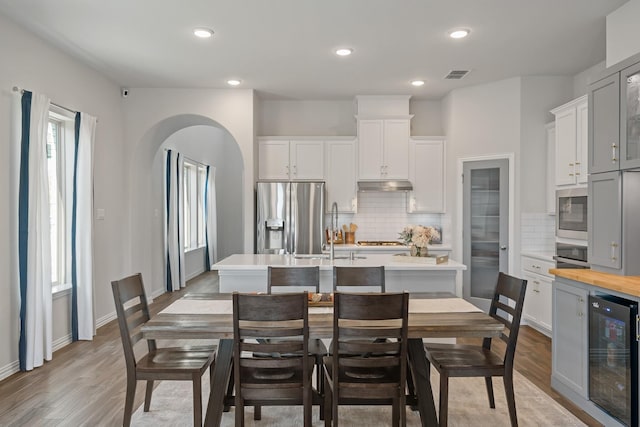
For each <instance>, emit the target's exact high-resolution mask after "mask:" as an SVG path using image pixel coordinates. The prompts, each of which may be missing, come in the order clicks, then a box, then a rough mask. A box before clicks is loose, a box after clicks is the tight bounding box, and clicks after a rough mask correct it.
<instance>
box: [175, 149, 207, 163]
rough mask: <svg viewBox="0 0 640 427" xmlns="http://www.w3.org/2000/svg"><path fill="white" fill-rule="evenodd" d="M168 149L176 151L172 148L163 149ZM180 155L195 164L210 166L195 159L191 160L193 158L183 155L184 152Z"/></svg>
mask: <svg viewBox="0 0 640 427" xmlns="http://www.w3.org/2000/svg"><path fill="white" fill-rule="evenodd" d="M169 150H173V151H177V150H175V149H174V148H165V149H164V151H169ZM182 157H184V159H185V160H188V161H190V162H191V163H195V164H197V165H200V166H210V165H207V164H204V163H202V162H199V161H197V160H193V159H191V158H189V157H187V156H185V155H184V154H183V155H182Z"/></svg>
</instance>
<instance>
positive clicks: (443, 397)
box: [438, 372, 449, 427]
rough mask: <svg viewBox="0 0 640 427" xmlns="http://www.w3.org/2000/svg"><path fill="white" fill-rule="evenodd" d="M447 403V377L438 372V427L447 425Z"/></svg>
mask: <svg viewBox="0 0 640 427" xmlns="http://www.w3.org/2000/svg"><path fill="white" fill-rule="evenodd" d="M448 403H449V377H448V376H446V375H445V374H444V373H443V372H440V413H439V414H438V418H439V423H438V424H439V425H440V427H446V425H447V423H448V419H447V418H448V413H447V412H448V410H449V408H448Z"/></svg>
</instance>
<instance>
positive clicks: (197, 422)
mask: <svg viewBox="0 0 640 427" xmlns="http://www.w3.org/2000/svg"><path fill="white" fill-rule="evenodd" d="M192 382H193V425H194V427H195V426H198V427H201V426H202V377H201V376H200V374H193V379H192Z"/></svg>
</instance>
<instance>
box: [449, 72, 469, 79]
mask: <svg viewBox="0 0 640 427" xmlns="http://www.w3.org/2000/svg"><path fill="white" fill-rule="evenodd" d="M468 72H469V70H451V71H449V74H447V75H446V76H444V78H445V79H448V80H460V79H461V78H463V77H464V76H466V75H467V73H468Z"/></svg>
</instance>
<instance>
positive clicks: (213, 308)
mask: <svg viewBox="0 0 640 427" xmlns="http://www.w3.org/2000/svg"><path fill="white" fill-rule="evenodd" d="M503 328H504V325H503V324H502V323H500V322H499V321H497V320H496V319H494V318H493V317H491V316H489V315H488V314H486V313H484V312H483V311H482V310H480V309H479V308H477V307H476V306H474V305H473V304H471V303H469V302H468V301H465V300H464V299H462V298H459V297H455V296H454V295H452V294H449V293H437V292H436V293H410V298H409V318H408V336H409V342H408V353H409V364H410V368H411V372H412V377H413V382H414V392H415V398H414V399H411V401H412V405H413V406H414V407H417V409H418V411H419V412H420V419H421V422H422V425H423V426H437V425H438V419H437V414H436V408H435V403H434V400H433V393H432V389H431V382H430V378H429V364H428V361H427V358H426V354H425V350H424V344H423V339H424V338H458V337H482V338H484V337H496V336H499V335H500V333H501V332H502V331H503ZM141 330H142V333H143V336H144V338H146V339H163V340H164V339H166V340H184V339H188V340H191V339H207V340H209V339H217V340H219V343H218V353H217V357H216V363H215V366H214V367H213V373H212V380H211V381H212V386H211V393H210V395H209V401H208V404H207V413H206V417H205V423H204V424H205V426H219V425H220V422H221V420H222V414H223V411H224V410H225V406H227V408H228V405H230V404H233V402H232V400H230V399H226V400H225V397H226V395H227V392H228V384H229V381H230V380H232V379H231V378H230V375H231V369H232V360H233V308H232V304H231V294H220V293H187V294H186V295H185V296H183V297H182V298H180V299H179V300H176V301H175V302H173V303H172V304H170V305H169V306H167V307H166V308H165V309H164V310H162V311H161V312H160V313H158V314H157V315H156V316H154V317H152V318H151V319H150V320H149V321H148V322H147V323H146V324H144V325H143V326H142V328H141ZM332 332H333V308H332V307H331V306H330V305H328V304H322V306H319V307H315V306H313V305H310V307H309V336H310V338H327V339H330V338H331V337H332ZM408 402H409V401H408Z"/></svg>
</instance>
